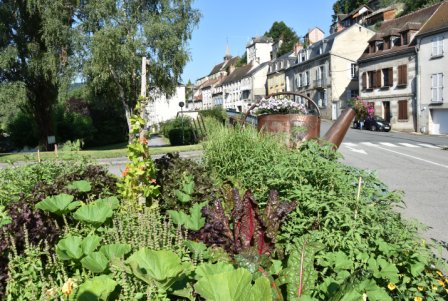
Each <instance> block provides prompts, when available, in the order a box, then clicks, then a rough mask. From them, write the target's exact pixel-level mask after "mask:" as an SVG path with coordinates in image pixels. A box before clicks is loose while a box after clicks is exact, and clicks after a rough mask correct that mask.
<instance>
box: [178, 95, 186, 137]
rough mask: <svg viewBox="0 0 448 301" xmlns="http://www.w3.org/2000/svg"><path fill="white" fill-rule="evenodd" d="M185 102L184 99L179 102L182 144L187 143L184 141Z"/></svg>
mask: <svg viewBox="0 0 448 301" xmlns="http://www.w3.org/2000/svg"><path fill="white" fill-rule="evenodd" d="M184 105H185V103H184V102H183V101H180V102H179V107H180V112H181V128H182V145H184V144H185V142H184V110H183V107H184Z"/></svg>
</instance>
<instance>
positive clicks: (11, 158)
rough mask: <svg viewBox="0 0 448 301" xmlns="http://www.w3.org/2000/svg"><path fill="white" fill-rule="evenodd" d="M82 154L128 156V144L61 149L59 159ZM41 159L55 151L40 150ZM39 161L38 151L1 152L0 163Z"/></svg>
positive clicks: (173, 148)
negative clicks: (82, 148) (72, 149)
mask: <svg viewBox="0 0 448 301" xmlns="http://www.w3.org/2000/svg"><path fill="white" fill-rule="evenodd" d="M194 150H202V145H201V144H194V145H183V146H163V147H151V153H152V154H153V155H159V154H165V153H173V152H185V151H194ZM78 156H81V157H83V158H88V159H104V158H117V157H126V156H127V144H123V143H122V144H113V145H108V146H102V147H97V148H93V149H88V150H81V151H59V152H58V157H57V158H58V159H62V160H68V159H73V158H75V157H78ZM40 158H41V160H52V159H56V154H55V153H54V152H40ZM30 160H31V161H37V152H33V153H16V154H10V153H6V154H5V153H0V163H15V162H19V161H30Z"/></svg>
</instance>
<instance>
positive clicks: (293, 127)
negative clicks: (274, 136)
mask: <svg viewBox="0 0 448 301" xmlns="http://www.w3.org/2000/svg"><path fill="white" fill-rule="evenodd" d="M258 130H260V131H265V132H269V133H284V134H285V135H286V137H285V139H286V141H285V142H286V143H287V144H288V146H290V147H294V146H296V145H297V144H299V143H300V142H302V141H305V140H310V139H314V138H318V137H319V135H320V116H317V115H301V114H268V115H260V116H258Z"/></svg>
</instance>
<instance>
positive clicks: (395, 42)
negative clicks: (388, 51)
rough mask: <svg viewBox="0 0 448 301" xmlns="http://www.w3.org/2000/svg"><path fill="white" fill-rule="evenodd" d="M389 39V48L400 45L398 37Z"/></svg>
mask: <svg viewBox="0 0 448 301" xmlns="http://www.w3.org/2000/svg"><path fill="white" fill-rule="evenodd" d="M390 40H391V45H390V47H391V48H392V47H393V46H400V45H401V43H400V37H391V38H390Z"/></svg>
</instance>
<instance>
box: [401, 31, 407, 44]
mask: <svg viewBox="0 0 448 301" xmlns="http://www.w3.org/2000/svg"><path fill="white" fill-rule="evenodd" d="M407 44H408V32H407V31H405V32H403V33H402V34H401V45H407Z"/></svg>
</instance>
